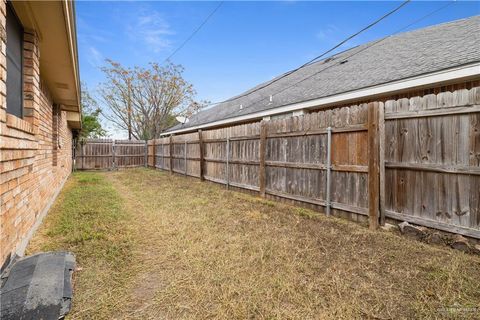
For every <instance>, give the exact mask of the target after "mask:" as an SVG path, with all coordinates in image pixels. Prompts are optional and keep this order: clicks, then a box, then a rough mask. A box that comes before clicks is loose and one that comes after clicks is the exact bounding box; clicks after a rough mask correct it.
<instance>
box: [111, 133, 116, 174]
mask: <svg viewBox="0 0 480 320" xmlns="http://www.w3.org/2000/svg"><path fill="white" fill-rule="evenodd" d="M115 166H116V165H115V140H112V170H115Z"/></svg>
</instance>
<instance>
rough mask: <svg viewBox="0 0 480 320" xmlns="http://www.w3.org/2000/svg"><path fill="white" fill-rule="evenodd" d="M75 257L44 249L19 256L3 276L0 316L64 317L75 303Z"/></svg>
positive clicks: (3, 318)
mask: <svg viewBox="0 0 480 320" xmlns="http://www.w3.org/2000/svg"><path fill="white" fill-rule="evenodd" d="M74 269H75V256H74V255H73V254H72V253H69V252H44V253H38V254H35V255H32V256H28V257H24V258H20V259H18V260H17V261H15V262H14V263H13V264H12V265H11V266H10V267H8V268H7V269H6V270H5V272H4V273H3V274H2V276H1V289H0V319H1V320H13V319H15V320H18V319H25V320H26V319H44V320H50V319H55V320H57V319H62V318H63V317H64V316H65V315H66V314H67V313H68V312H69V311H70V307H71V302H72V295H73V293H72V274H73V271H74Z"/></svg>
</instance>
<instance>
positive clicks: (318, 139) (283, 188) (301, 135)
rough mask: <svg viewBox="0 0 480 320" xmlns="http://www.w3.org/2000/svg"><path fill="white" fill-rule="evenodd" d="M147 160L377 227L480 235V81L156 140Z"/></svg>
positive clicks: (159, 165)
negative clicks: (407, 225) (388, 223)
mask: <svg viewBox="0 0 480 320" xmlns="http://www.w3.org/2000/svg"><path fill="white" fill-rule="evenodd" d="M148 163H149V166H152V167H155V168H158V169H163V170H168V171H170V172H172V173H173V172H175V173H180V174H184V175H187V176H193V177H197V178H200V179H202V180H210V181H213V182H217V183H221V184H224V185H226V186H227V187H230V186H232V187H237V188H242V189H248V190H253V191H255V192H259V193H260V194H261V195H262V196H266V197H273V198H276V199H288V200H289V201H299V202H302V203H306V204H310V205H312V206H314V207H315V208H319V209H321V210H323V211H325V212H326V213H327V214H334V215H341V216H348V217H349V218H352V219H354V220H358V219H364V220H368V221H369V224H370V226H372V227H373V228H375V227H376V226H377V225H378V223H380V224H383V223H384V222H385V219H395V220H401V221H409V222H412V223H416V224H419V225H424V226H427V227H433V228H437V229H440V230H445V231H450V232H454V233H459V234H464V235H468V236H471V237H475V238H480V88H473V89H470V90H466V89H465V90H458V91H455V92H453V93H452V92H444V93H440V94H437V95H435V94H431V95H426V96H423V97H414V98H410V99H406V98H405V99H399V100H391V101H386V102H385V103H383V102H372V103H368V104H361V105H353V106H349V107H342V108H336V109H331V110H325V111H320V112H315V113H310V114H306V115H303V116H299V117H292V118H288V119H281V120H272V121H262V122H260V123H252V124H245V125H238V126H234V127H228V128H222V129H215V130H208V131H198V132H194V133H188V134H182V135H175V136H170V137H166V138H161V139H156V140H150V141H149V142H148Z"/></svg>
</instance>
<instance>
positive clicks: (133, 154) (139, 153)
mask: <svg viewBox="0 0 480 320" xmlns="http://www.w3.org/2000/svg"><path fill="white" fill-rule="evenodd" d="M74 160H75V162H74V168H75V169H76V170H102V169H103V170H105V169H108V170H113V169H118V168H129V167H140V166H146V165H147V143H146V141H143V140H112V139H86V140H83V141H80V142H78V143H77V145H76V147H75V150H74Z"/></svg>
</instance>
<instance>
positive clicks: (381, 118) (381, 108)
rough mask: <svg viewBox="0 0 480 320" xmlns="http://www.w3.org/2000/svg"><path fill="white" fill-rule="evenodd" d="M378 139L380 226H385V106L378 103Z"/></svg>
mask: <svg viewBox="0 0 480 320" xmlns="http://www.w3.org/2000/svg"><path fill="white" fill-rule="evenodd" d="M378 108H379V109H378V118H379V119H378V137H379V139H380V142H379V150H380V155H379V161H380V207H379V209H380V225H382V226H384V225H385V105H384V104H383V102H379V105H378Z"/></svg>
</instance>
